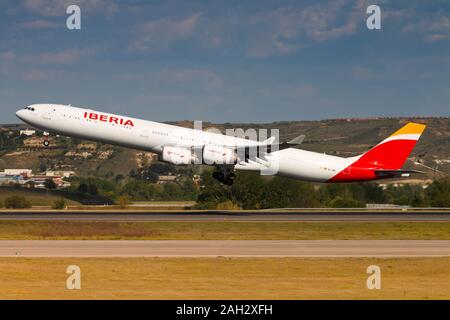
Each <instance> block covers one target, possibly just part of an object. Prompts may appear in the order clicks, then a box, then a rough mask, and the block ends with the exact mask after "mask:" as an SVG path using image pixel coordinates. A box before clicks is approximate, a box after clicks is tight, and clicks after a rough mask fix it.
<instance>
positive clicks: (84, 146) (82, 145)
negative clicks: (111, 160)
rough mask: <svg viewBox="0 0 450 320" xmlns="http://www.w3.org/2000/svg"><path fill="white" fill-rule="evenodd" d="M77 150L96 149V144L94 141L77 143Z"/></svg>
mask: <svg viewBox="0 0 450 320" xmlns="http://www.w3.org/2000/svg"><path fill="white" fill-rule="evenodd" d="M77 149H78V150H88V151H96V150H97V144H96V143H80V144H78V145H77Z"/></svg>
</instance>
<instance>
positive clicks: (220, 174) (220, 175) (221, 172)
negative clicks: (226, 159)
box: [212, 165, 236, 186]
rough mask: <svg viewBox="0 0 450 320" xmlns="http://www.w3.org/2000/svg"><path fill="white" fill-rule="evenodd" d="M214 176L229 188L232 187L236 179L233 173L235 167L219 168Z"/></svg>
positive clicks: (222, 166) (223, 166)
mask: <svg viewBox="0 0 450 320" xmlns="http://www.w3.org/2000/svg"><path fill="white" fill-rule="evenodd" d="M212 176H213V178H214V179H216V180H217V181H219V182H222V183H223V184H224V185H227V186H231V185H232V184H233V182H234V179H236V175H235V174H234V172H233V167H232V166H226V165H221V166H217V167H216V170H215V171H214V172H213V174H212Z"/></svg>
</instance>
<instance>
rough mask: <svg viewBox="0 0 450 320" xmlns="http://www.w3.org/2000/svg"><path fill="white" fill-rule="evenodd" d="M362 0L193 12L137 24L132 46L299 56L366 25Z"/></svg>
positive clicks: (148, 50) (158, 49)
mask: <svg viewBox="0 0 450 320" xmlns="http://www.w3.org/2000/svg"><path fill="white" fill-rule="evenodd" d="M363 3H365V2H364V1H357V2H355V1H349V0H330V1H327V2H325V3H321V4H313V5H309V6H304V5H303V6H302V5H301V4H299V5H295V6H290V7H280V8H276V9H271V10H259V11H256V12H251V13H249V12H240V11H239V10H236V11H233V12H232V13H230V12H225V13H223V14H218V15H214V16H210V15H208V14H201V13H198V12H197V13H192V14H189V15H187V16H184V17H181V18H173V17H168V18H164V19H157V20H151V21H148V22H145V23H139V24H137V26H136V29H137V30H138V32H137V33H138V36H137V37H136V39H135V40H134V42H133V45H132V48H133V49H134V50H137V51H143V52H170V51H171V50H173V49H174V48H175V47H176V45H178V44H182V45H184V46H185V47H187V48H189V49H191V50H194V51H195V50H202V49H207V50H215V51H217V52H219V53H221V54H224V55H227V54H236V53H244V54H245V55H247V56H251V57H259V58H264V57H268V56H272V55H286V54H291V53H294V52H297V51H298V50H299V49H300V48H302V47H303V46H304V45H305V44H306V43H308V42H323V41H328V40H332V39H336V38H340V37H346V36H351V35H352V34H354V33H356V31H357V26H358V23H359V22H361V25H362V26H365V24H364V19H365V17H366V12H365V8H362V7H360V6H362V4H363Z"/></svg>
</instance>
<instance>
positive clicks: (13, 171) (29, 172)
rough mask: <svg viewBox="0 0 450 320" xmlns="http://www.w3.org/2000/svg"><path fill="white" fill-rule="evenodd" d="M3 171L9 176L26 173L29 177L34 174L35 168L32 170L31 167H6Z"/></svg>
mask: <svg viewBox="0 0 450 320" xmlns="http://www.w3.org/2000/svg"><path fill="white" fill-rule="evenodd" d="M3 173H4V174H5V175H8V176H20V175H25V176H27V177H30V176H31V175H32V174H33V170H31V169H5V171H4V172H3Z"/></svg>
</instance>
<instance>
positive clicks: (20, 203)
mask: <svg viewBox="0 0 450 320" xmlns="http://www.w3.org/2000/svg"><path fill="white" fill-rule="evenodd" d="M4 205H5V208H8V209H26V208H31V202H30V201H28V200H27V199H25V197H22V196H11V197H8V198H6V199H5V203H4Z"/></svg>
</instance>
